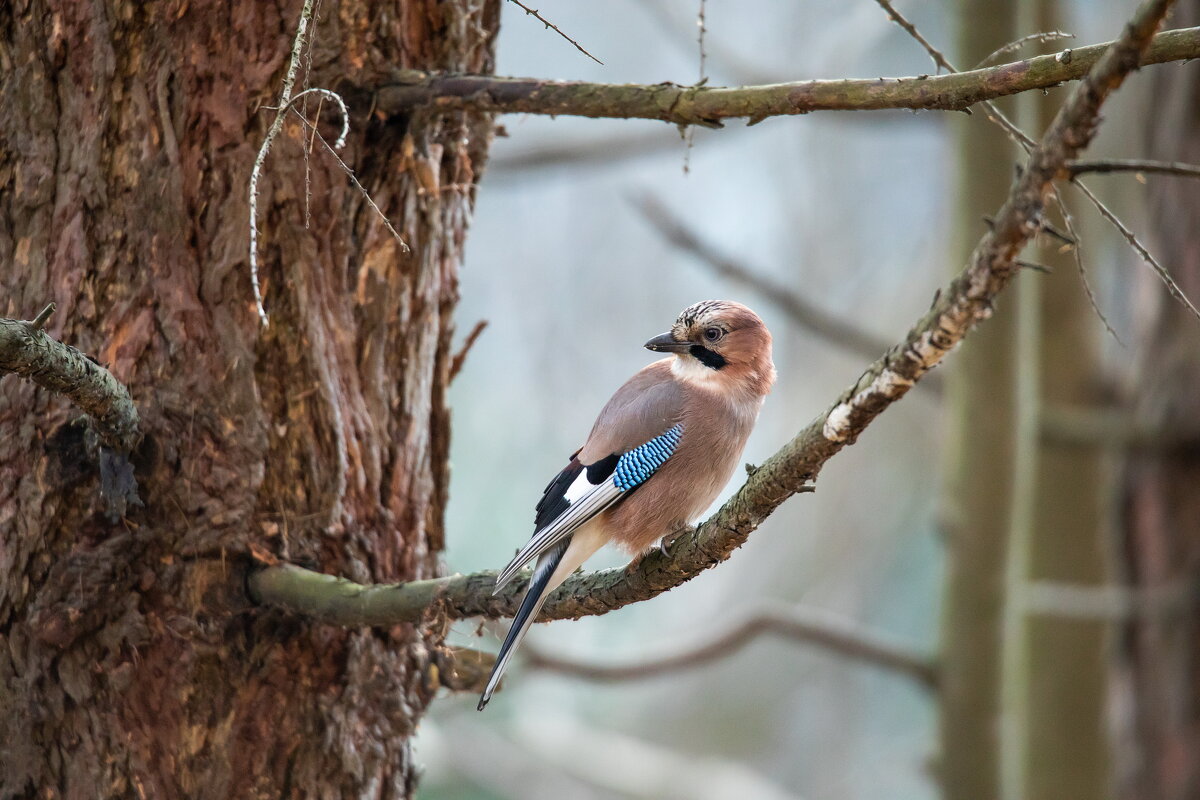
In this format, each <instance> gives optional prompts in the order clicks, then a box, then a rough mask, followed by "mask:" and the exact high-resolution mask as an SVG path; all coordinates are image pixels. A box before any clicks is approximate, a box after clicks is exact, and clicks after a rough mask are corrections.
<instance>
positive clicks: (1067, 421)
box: [1039, 405, 1200, 455]
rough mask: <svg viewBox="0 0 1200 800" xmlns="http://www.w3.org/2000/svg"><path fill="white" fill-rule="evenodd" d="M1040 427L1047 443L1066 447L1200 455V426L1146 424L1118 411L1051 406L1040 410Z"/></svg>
mask: <svg viewBox="0 0 1200 800" xmlns="http://www.w3.org/2000/svg"><path fill="white" fill-rule="evenodd" d="M1039 423H1040V424H1039V427H1040V429H1041V435H1042V437H1043V438H1044V439H1045V440H1046V441H1049V442H1053V443H1055V444H1057V445H1062V446H1067V447H1089V448H1097V449H1107V450H1116V451H1122V450H1130V451H1136V452H1148V453H1157V454H1159V455H1162V454H1180V455H1182V454H1186V453H1200V425H1195V424H1193V425H1188V426H1180V425H1168V424H1161V423H1159V424H1148V423H1146V422H1142V421H1139V420H1137V419H1135V418H1134V417H1133V416H1132V415H1130V414H1129V412H1127V411H1123V410H1121V409H1107V408H1089V407H1082V406H1063V405H1052V406H1048V407H1046V408H1045V409H1043V410H1042V413H1041V419H1040V421H1039Z"/></svg>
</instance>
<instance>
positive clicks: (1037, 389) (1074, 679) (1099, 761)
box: [1001, 0, 1112, 800]
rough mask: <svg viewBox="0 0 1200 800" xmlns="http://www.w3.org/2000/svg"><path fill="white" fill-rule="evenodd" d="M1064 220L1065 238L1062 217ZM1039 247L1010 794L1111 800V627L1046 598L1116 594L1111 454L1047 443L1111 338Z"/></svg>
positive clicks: (1052, 249) (1026, 398) (1019, 554)
mask: <svg viewBox="0 0 1200 800" xmlns="http://www.w3.org/2000/svg"><path fill="white" fill-rule="evenodd" d="M1055 5H1056V4H1055V2H1054V0H1022V2H1021V9H1020V11H1021V13H1020V15H1019V17H1020V24H1019V26H1018V28H1019V30H1021V31H1023V32H1024V31H1048V30H1058V29H1060V27H1062V25H1061V20H1060V15H1059V14H1058V12H1057V9H1056V8H1055ZM1061 102H1062V100H1061V98H1058V97H1055V98H1050V97H1046V96H1043V95H1041V94H1039V93H1036V92H1030V93H1027V94H1024V95H1021V96H1020V97H1019V98H1017V106H1018V108H1017V112H1018V113H1017V120H1018V122H1019V124H1020V125H1021V127H1022V129H1023V130H1025V131H1026V132H1028V133H1032V134H1033V135H1035V136H1037V135H1040V132H1041V131H1043V130H1045V128H1046V127H1047V126H1048V125H1049V124H1050V121H1051V120H1052V119H1053V117H1054V114H1055V112H1056V111H1057V108H1058V106H1059V105H1060V103H1061ZM1060 192H1061V195H1062V197H1063V199H1064V201H1065V202H1069V203H1071V204H1072V206H1073V207H1074V208H1075V211H1076V213H1075V216H1077V217H1078V216H1080V215H1082V213H1083V206H1082V203H1081V202H1080V200H1079V197H1078V195H1077V194H1076V193H1075V192H1074V191H1072V190H1070V189H1068V188H1067V187H1066V186H1063V187H1062V188H1061V189H1060ZM1053 218H1054V219H1055V221H1056V222H1055V224H1056V225H1062V227H1063V228H1064V229H1065V228H1066V227H1067V226H1066V224H1065V223H1064V222H1060V220H1061V218H1060V216H1059V215H1058V213H1057V212H1055V213H1054V214H1053ZM1076 234H1077V235H1079V232H1078V231H1077V232H1076ZM1039 244H1040V246H1039V247H1038V248H1036V249H1031V250H1032V252H1031V257H1032V258H1033V260H1034V261H1037V262H1039V263H1042V264H1045V265H1047V266H1049V267H1050V268H1051V272H1050V273H1049V274H1039V273H1036V272H1032V271H1031V272H1027V273H1025V274H1024V275H1022V276H1021V277H1020V278H1018V285H1017V287H1016V289H1017V300H1018V306H1019V307H1018V308H1017V309H1015V311H1016V314H1015V316H1016V322H1017V335H1016V341H1015V343H1014V351H1013V352H1014V361H1015V363H1016V364H1018V365H1019V366H1018V369H1017V371H1016V374H1015V376H1014V386H1013V391H1014V393H1015V395H1016V397H1017V403H1016V407H1017V413H1016V419H1017V422H1016V431H1015V437H1016V441H1017V444H1016V452H1017V457H1016V459H1015V460H1014V463H1013V468H1014V479H1013V485H1014V493H1013V498H1012V511H1011V517H1010V532H1009V540H1008V541H1009V548H1010V549H1009V558H1008V565H1007V570H1008V579H1007V592H1006V597H1005V619H1006V623H1005V627H1004V641H1003V649H1004V664H1003V669H1002V681H1001V683H1002V688H1001V703H1002V708H1003V711H1002V725H1001V731H1002V745H1001V754H1002V755H1001V787H1002V792H1001V795H1002V797H1005V798H1022V799H1023V800H1060V798H1064V797H1070V798H1072V799H1073V800H1103V798H1107V797H1109V796H1110V794H1111V786H1112V769H1111V763H1112V758H1111V753H1110V748H1109V732H1108V730H1107V726H1106V724H1105V722H1106V719H1107V715H1106V714H1107V702H1106V701H1107V694H1108V680H1109V668H1108V662H1109V654H1110V647H1109V636H1108V630H1109V627H1110V621H1109V620H1108V619H1106V618H1105V617H1104V616H1103V615H1095V616H1092V617H1090V618H1089V617H1081V616H1079V615H1076V614H1071V613H1070V610H1069V609H1064V608H1062V607H1061V605H1058V604H1055V603H1053V602H1046V601H1045V600H1044V598H1045V597H1046V595H1047V594H1048V593H1046V592H1040V591H1039V589H1040V588H1044V587H1046V586H1066V587H1070V588H1071V589H1074V590H1079V589H1083V590H1085V591H1086V590H1090V589H1095V590H1097V591H1102V590H1103V588H1104V587H1105V586H1106V584H1107V582H1108V577H1109V572H1110V570H1109V551H1110V550H1111V548H1110V547H1108V546H1107V542H1106V534H1108V529H1107V528H1106V526H1105V513H1106V512H1107V510H1108V508H1107V505H1106V497H1108V496H1109V494H1110V492H1111V491H1112V489H1111V484H1112V481H1111V478H1110V477H1109V472H1110V470H1106V469H1105V468H1104V466H1105V465H1104V462H1103V456H1104V450H1103V446H1102V444H1101V443H1097V444H1095V445H1092V446H1087V445H1080V444H1079V443H1066V442H1063V441H1062V440H1061V439H1055V438H1053V437H1051V436H1047V435H1046V434H1045V433H1044V431H1043V427H1044V421H1046V420H1047V419H1050V418H1053V417H1054V416H1055V415H1056V414H1057V415H1058V416H1060V417H1061V416H1062V412H1063V411H1068V412H1070V411H1075V412H1076V413H1078V409H1096V410H1097V411H1099V410H1101V409H1102V408H1103V407H1104V402H1105V400H1106V398H1105V397H1104V392H1103V389H1104V386H1105V379H1104V368H1103V366H1102V363H1101V358H1100V347H1099V345H1100V342H1099V337H1100V336H1101V335H1104V327H1103V324H1102V323H1101V321H1100V320H1099V318H1098V317H1097V314H1096V312H1095V310H1093V308H1092V307H1091V305H1090V303H1089V301H1088V296H1087V293H1086V291H1085V289H1084V287H1083V285H1082V284H1081V281H1080V277H1079V272H1078V270H1077V269H1076V265H1075V263H1074V262H1073V257H1072V256H1071V255H1070V254H1068V253H1067V252H1065V251H1064V249H1063V247H1062V243H1061V242H1058V241H1055V240H1053V239H1052V238H1051V237H1049V236H1043V237H1041V241H1040V242H1039ZM1082 246H1084V247H1085V248H1087V244H1086V242H1085V243H1084V244H1083V245H1082ZM1098 250H1099V248H1098V247H1096V246H1093V247H1092V248H1091V249H1088V250H1087V252H1086V257H1087V258H1089V260H1090V259H1093V258H1094V254H1095V253H1096V252H1097V251H1098ZM1093 280H1094V278H1093ZM1049 594H1051V596H1053V594H1052V593H1049Z"/></svg>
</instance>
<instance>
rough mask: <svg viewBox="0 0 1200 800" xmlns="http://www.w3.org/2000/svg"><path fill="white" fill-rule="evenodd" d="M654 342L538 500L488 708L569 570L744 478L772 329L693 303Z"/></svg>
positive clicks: (637, 539) (733, 308)
mask: <svg viewBox="0 0 1200 800" xmlns="http://www.w3.org/2000/svg"><path fill="white" fill-rule="evenodd" d="M645 347H646V349H648V350H654V351H656V352H660V353H670V354H671V355H669V356H668V357H667V358H664V359H662V360H660V361H655V362H654V363H653V364H650V365H649V366H647V367H645V368H644V369H642V370H641V371H639V372H638V373H637V374H636V375H634V376H633V377H632V378H630V379H629V380H628V381H627V382H626V383H625V385H624V386H622V387H621V388H620V389H618V390H617V392H616V394H614V395H613V396H612V399H611V400H609V401H608V403H607V405H605V406H604V408H603V409H602V410H601V411H600V416H599V417H597V418H596V423H595V424H594V425H593V426H592V432H591V433H590V434H589V435H588V438H587V442H586V443H585V444H584V445H583V447H582V448H580V449H579V450H577V451H575V453H574V454H572V456H571V458H570V460H569V461H568V462H567V466H566V467H565V468H564V469H563V471H562V472H560V473H558V475H557V476H556V477H555V478H554V480H552V481H550V484H549V485H548V486H547V487H546V490H545V493H544V495H543V497H542V499H541V501H540V502H539V503H538V504H537V510H536V514H535V518H534V533H533V538H532V539H530V540H529V542H528V544H526V545H525V546H524V547H522V548H521V549H520V550H519V551H518V552H517V554H516V556H515V557H514V558H513V560H512V561H510V562H509V563H508V566H506V567H505V568H504V569H503V570H502V571H501V573H500V575H499V577H497V579H496V591H497V592H499V591H500V589H502V588H503V587H504V586H505V584H507V583H508V582H509V581H511V580H512V579H513V578H514V577H515V576H516V574H517V573H518V572H519V571H520V570H521V568H522V567H524V566H525V565H526V564H527V563H529V562H530V561H531V560H533V559H535V558H536V559H537V564H536V566H535V567H534V570H533V577H532V578H531V580H530V581H529V588H528V589H527V590H526V592H525V598H524V599H523V600H522V601H521V605H520V608H519V609H518V610H517V613H516V616H515V617H513V622H512V627H510V628H509V630H508V635H507V636H506V637H505V639H504V644H503V645H502V646H501V647H500V653H499V654H498V655H497V656H496V664H495V666H494V667H492V674H491V677H490V678H489V679H488V683H487V688H485V689H484V690H483V694H482V695H481V696H480V698H479V710H480V711H482V710H483V707H484V706H486V705H487V703H488V701H489V700H490V699H491V697H492V692H493V691H495V689H496V684H498V683H499V682H500V678H501V676H502V675H503V674H504V670H505V667H507V666H508V662H509V659H510V658H512V654H513V651H514V650H516V647H517V645H519V644H520V643H521V640H522V639H523V638H525V634H526V632H527V631H528V630H529V626H530V625H532V624H533V621H534V619H535V618H536V617H537V615H538V612H539V611H540V610H541V608H542V604H543V603H544V602H545V601H546V597H547V596H548V595H549V594H550V592H552V591H553V590H554V589H555V588H556V587H557V586H558V585H559V584H560V583H562V582H563V581H564V580H566V578H567V576H568V575H570V574H571V573H572V572H574V571H575V570H576V568H578V567H579V566H580V565H581V564H583V562H584V561H586V560H587V559H588V558H590V557H591V555H592V554H593V553H595V552H596V551H597V550H599V549H600V547H601V546H602V545H604V544H607V543H609V542H612V543H614V544H617V545H619V546H621V547H622V548H624V549H625V550H626V551H628V552H630V553H631V554H634V555H636V554H639V553H641V552H643V551H645V550H646V549H648V548H649V547H650V546H651V545H652V544H654V543H655V542H657V541H660V540H662V539H663V537H665V536H668V535H669V534H671V533H672V532H674V531H676V530H679V529H680V528H682V527H683V526H685V525H688V524H691V523H692V522H694V521H695V520H696V519H697V518H698V517H699V516H700V514H702V513H704V510H705V509H707V508H708V506H709V505H710V504H711V503H712V501H713V500H714V499H716V496H717V494H719V493H720V491H721V489H722V488H723V487H724V486H725V484H726V483H728V482H729V478H730V476H731V475H733V471H734V469H736V467H737V464H738V460H739V459H740V458H741V455H742V449H743V448H744V447H745V445H746V439H747V438H748V437H749V436H750V430H751V429H752V428H753V427H754V421H755V420H756V419H757V418H758V411H759V409H760V408H762V403H763V399H764V397H765V396H766V394H767V392H768V391H770V389H771V384H772V383H774V382H775V365H774V364H773V363H772V362H771V334H770V333H769V332H768V331H767V328H766V326H765V325H763V322H762V320H761V319H759V318H758V315H757V314H755V313H754V312H753V311H751V310H750V309H748V308H746V307H745V306H743V305H741V304H739V303H732V302H722V301H712V300H710V301H706V302H703V303H696V304H695V305H693V306H689V307H688V308H685V309H684V310H683V312H682V313H681V314H680V315H679V317H678V319H676V320H675V324H674V325H672V326H671V330H670V331H668V332H667V333H664V334H661V335H659V336H655V337H654V338H653V339H651V340H650V341H648V342H646V345H645Z"/></svg>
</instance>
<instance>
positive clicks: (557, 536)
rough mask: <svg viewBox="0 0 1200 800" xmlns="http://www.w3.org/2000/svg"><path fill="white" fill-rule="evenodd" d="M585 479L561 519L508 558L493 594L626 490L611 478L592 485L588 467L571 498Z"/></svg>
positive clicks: (573, 486)
mask: <svg viewBox="0 0 1200 800" xmlns="http://www.w3.org/2000/svg"><path fill="white" fill-rule="evenodd" d="M581 481H582V482H583V483H584V484H586V485H587V490H586V491H580V492H579V495H578V499H572V500H571V505H570V507H569V508H568V509H567V510H566V511H564V512H563V513H562V514H561V515H559V517H558V519H556V520H554V522H551V523H550V524H549V525H547V526H546V527H545V528H543V529H542V530H540V531H538V532H537V533H535V534H534V535H533V538H532V539H530V540H529V541H528V542H526V543H525V546H524V547H522V548H521V549H520V550H518V551H517V554H516V555H515V556H513V560H512V561H510V562H508V566H506V567H505V568H504V569H503V570H501V571H500V575H499V576H498V577H497V578H496V588H495V589H494V590H493V592H492V593H493V594H495V593H496V592H499V591H500V590H501V589H503V588H504V586H505V585H506V584H507V583H508V582H509V581H511V580H512V579H513V578H514V577H516V574H517V573H518V572H520V571H521V567H523V566H525V565H526V564H528V563H529V562H530V561H531V560H532V559H533V558H534V557H535V556H538V555H541V554H542V553H544V552H546V551H547V550H549V549H550V548H551V547H553V546H554V545H556V544H558V543H559V542H561V541H562V540H563V539H565V538H566V537H568V536H570V535H571V534H572V533H574V532H575V531H576V530H577V529H578V528H579V527H580V526H581V525H583V524H584V523H585V522H587V521H588V520H590V519H591V518H592V517H594V516H596V515H597V514H599V513H600V512H602V511H604V509H606V508H608V507H609V506H611V505H612V504H613V503H615V502H616V501H617V498H619V497H620V496H621V495H622V494H624V492H623V491H622V490H621V489H618V488H617V486H616V484H614V483H613V482H612V481H611V480H610V479H608V478H605V479H604V480H603V481H601V483H600V485H599V486H592V484H590V483H588V480H587V470H584V471H583V472H582V473H580V475H579V477H578V478H576V479H575V481H574V482H573V483H572V484H571V486H570V487H569V488H568V489H567V498H568V499H571V496H572V494H573V493H575V492H576V491H578V490H579V489H582V488H583V487H580V486H579V484H580V482H581Z"/></svg>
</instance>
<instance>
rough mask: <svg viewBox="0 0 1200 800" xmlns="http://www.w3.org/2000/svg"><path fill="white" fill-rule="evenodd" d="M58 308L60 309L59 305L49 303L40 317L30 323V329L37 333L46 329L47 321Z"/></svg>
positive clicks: (39, 314)
mask: <svg viewBox="0 0 1200 800" xmlns="http://www.w3.org/2000/svg"><path fill="white" fill-rule="evenodd" d="M56 308H58V304H57V303H47V304H46V307H45V308H43V309H42V310H41V311H39V312H38V315H37V316H36V317H34V318H33V319H31V320H30V321H29V327H31V328H33V329H34V330H35V331H40V330H41V329H42V328H44V327H46V322H47V320H49V319H50V315H51V314H53V313H54V310H55V309H56Z"/></svg>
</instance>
